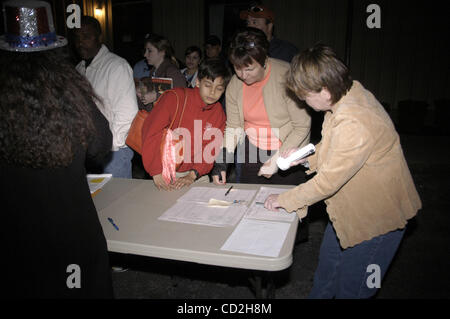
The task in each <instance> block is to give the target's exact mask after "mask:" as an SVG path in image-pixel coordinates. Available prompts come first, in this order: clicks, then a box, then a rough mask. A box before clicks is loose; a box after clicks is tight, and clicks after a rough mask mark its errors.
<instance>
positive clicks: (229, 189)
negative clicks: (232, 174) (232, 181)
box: [225, 185, 233, 196]
mask: <svg viewBox="0 0 450 319" xmlns="http://www.w3.org/2000/svg"><path fill="white" fill-rule="evenodd" d="M232 188H233V185H231V186H230V188H228V190H227V192H226V193H225V196H227V195H228V193H229V192H230V191H231V189H232Z"/></svg>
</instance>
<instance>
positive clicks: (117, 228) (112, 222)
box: [108, 217, 119, 230]
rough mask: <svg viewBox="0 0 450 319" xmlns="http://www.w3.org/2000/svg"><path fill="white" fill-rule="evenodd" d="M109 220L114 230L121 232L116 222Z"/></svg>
mask: <svg viewBox="0 0 450 319" xmlns="http://www.w3.org/2000/svg"><path fill="white" fill-rule="evenodd" d="M108 220H109V222H110V223H111V225H113V226H114V228H115V229H116V230H119V227H117V225H116V224H115V223H114V221H113V219H112V218H111V217H108Z"/></svg>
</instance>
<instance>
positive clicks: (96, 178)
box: [86, 174, 112, 194]
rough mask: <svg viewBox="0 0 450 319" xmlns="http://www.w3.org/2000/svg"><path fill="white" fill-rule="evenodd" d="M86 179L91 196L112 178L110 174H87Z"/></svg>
mask: <svg viewBox="0 0 450 319" xmlns="http://www.w3.org/2000/svg"><path fill="white" fill-rule="evenodd" d="M86 178H87V181H88V184H89V189H90V191H91V194H92V193H95V192H96V191H98V190H99V189H101V188H102V187H103V186H105V184H106V183H108V182H109V181H110V179H111V178H112V174H88V175H86Z"/></svg>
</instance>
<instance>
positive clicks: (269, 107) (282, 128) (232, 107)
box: [223, 58, 311, 152]
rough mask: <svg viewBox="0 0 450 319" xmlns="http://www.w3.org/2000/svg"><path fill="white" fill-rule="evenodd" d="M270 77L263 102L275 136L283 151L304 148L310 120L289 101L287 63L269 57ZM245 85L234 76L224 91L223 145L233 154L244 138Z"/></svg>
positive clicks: (298, 105)
mask: <svg viewBox="0 0 450 319" xmlns="http://www.w3.org/2000/svg"><path fill="white" fill-rule="evenodd" d="M268 63H270V66H271V69H270V77H269V80H268V81H267V83H266V85H265V86H264V88H263V99H264V105H265V107H266V112H267V116H268V118H269V121H270V125H271V127H272V129H274V128H275V129H279V130H274V133H275V135H276V136H277V137H278V138H279V139H280V141H281V142H282V143H283V144H282V146H281V150H284V149H285V148H292V147H299V146H304V145H306V144H308V143H309V138H310V131H311V117H310V115H309V114H308V111H307V109H306V108H307V106H305V105H304V104H302V103H301V102H300V101H298V100H296V99H295V98H292V97H291V95H289V94H288V91H287V89H286V86H285V82H286V75H287V72H288V70H289V63H287V62H284V61H281V60H277V59H272V58H269V62H268ZM243 86H244V83H243V82H242V81H241V80H239V78H238V77H237V76H236V75H234V76H233V77H232V79H231V81H230V83H229V84H228V87H227V91H226V109H227V124H226V128H225V138H224V142H223V143H224V144H223V145H224V146H226V148H227V150H228V151H229V152H234V149H235V147H236V145H237V143H238V142H242V141H243V138H244V134H243V133H244V113H243V105H242V97H243Z"/></svg>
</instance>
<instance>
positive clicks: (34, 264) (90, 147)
mask: <svg viewBox="0 0 450 319" xmlns="http://www.w3.org/2000/svg"><path fill="white" fill-rule="evenodd" d="M61 50H64V48H57V49H52V50H46V49H43V51H39V52H9V51H3V50H0V69H1V70H2V71H1V72H0V101H1V102H0V103H1V108H0V116H1V121H0V176H1V178H0V180H1V182H0V185H1V186H0V192H1V194H2V222H1V223H2V226H1V227H2V231H1V232H2V237H3V238H2V241H1V242H2V260H3V263H2V272H3V274H4V276H3V279H2V290H3V292H4V293H6V294H7V296H8V297H13V298H17V297H19V298H110V297H113V292H112V282H111V274H110V268H109V260H108V253H107V247H106V240H105V237H104V235H103V231H102V227H101V225H100V222H99V219H98V215H97V212H96V209H95V206H94V203H93V201H92V197H91V194H90V191H89V187H88V184H87V181H86V170H85V160H86V158H88V159H89V160H90V161H92V162H100V161H101V160H102V158H103V156H105V155H107V154H108V152H109V150H110V149H111V143H112V135H111V132H110V131H109V127H108V122H107V121H106V119H105V118H104V117H103V115H102V114H101V113H100V112H99V111H98V109H97V107H96V105H95V104H94V102H93V99H94V92H93V90H92V88H91V86H90V85H89V83H88V82H87V80H86V79H85V78H84V77H83V76H81V75H80V74H79V73H78V72H77V71H76V70H75V68H74V67H73V66H72V65H71V64H70V63H69V62H68V59H67V58H66V55H65V54H63V52H61Z"/></svg>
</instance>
